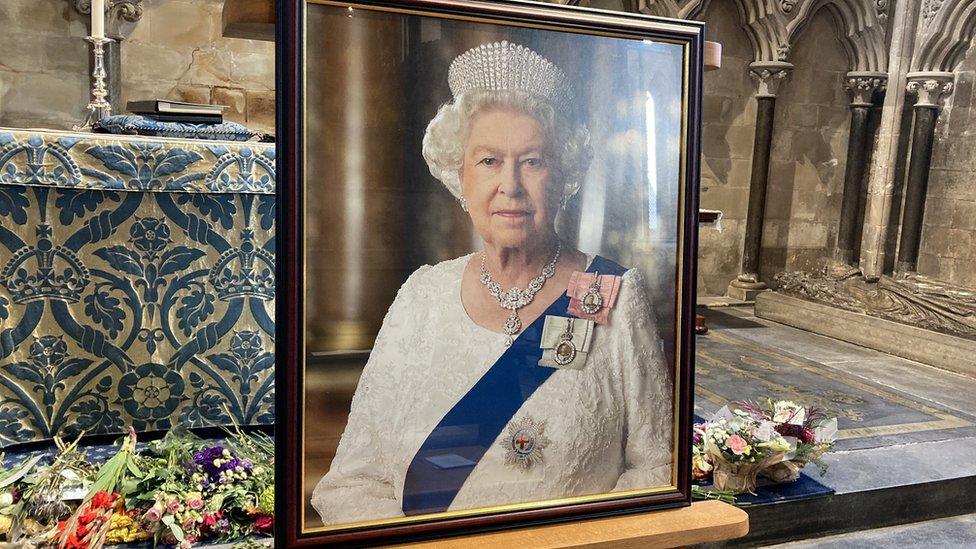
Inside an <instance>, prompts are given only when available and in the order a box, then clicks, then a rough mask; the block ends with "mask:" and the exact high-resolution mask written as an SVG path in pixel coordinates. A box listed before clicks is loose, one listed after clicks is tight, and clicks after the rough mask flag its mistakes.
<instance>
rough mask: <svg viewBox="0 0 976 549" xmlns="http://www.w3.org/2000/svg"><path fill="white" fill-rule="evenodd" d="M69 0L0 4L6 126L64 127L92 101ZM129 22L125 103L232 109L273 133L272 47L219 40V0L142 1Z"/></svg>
mask: <svg viewBox="0 0 976 549" xmlns="http://www.w3.org/2000/svg"><path fill="white" fill-rule="evenodd" d="M71 4H73V2H70V1H69V0H2V1H0V22H2V23H3V25H4V32H3V33H0V126H8V127H43V128H53V129H68V128H70V127H71V126H72V125H73V124H76V123H78V122H79V121H80V120H81V119H82V117H83V116H84V108H85V105H86V104H87V103H88V99H89V96H88V93H89V92H88V90H89V88H88V71H89V68H88V43H87V42H85V41H84V40H83V39H82V37H84V36H85V35H87V34H88V30H87V21H86V18H85V17H84V16H82V15H80V14H78V13H77V12H76V11H74V8H73V7H72V6H71ZM143 6H144V10H145V11H144V15H143V17H142V20H141V21H139V22H138V23H136V24H135V25H133V24H127V25H126V27H124V29H123V30H124V33H125V34H126V35H127V39H126V41H125V42H124V43H123V47H122V73H123V74H122V104H123V105H124V104H125V102H126V101H128V100H130V99H153V98H166V99H176V100H186V101H193V102H199V103H219V104H222V105H226V106H228V107H229V108H228V110H227V111H226V112H225V116H226V118H227V119H228V120H233V121H235V122H240V123H243V124H246V125H247V126H248V127H250V128H252V129H254V130H257V131H263V132H273V131H274V44H272V43H271V42H262V41H255V40H242V39H236V38H223V37H222V36H221V25H220V17H221V8H222V7H223V0H145V1H144V2H143Z"/></svg>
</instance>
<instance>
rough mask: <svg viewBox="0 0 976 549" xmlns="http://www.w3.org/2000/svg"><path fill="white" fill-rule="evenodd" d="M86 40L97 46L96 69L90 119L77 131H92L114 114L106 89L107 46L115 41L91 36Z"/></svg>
mask: <svg viewBox="0 0 976 549" xmlns="http://www.w3.org/2000/svg"><path fill="white" fill-rule="evenodd" d="M85 40H87V41H89V42H91V43H92V45H94V46H95V48H94V53H95V69H94V70H93V71H92V91H91V94H92V99H91V101H90V102H89V103H88V117H87V118H86V119H85V123H84V124H83V125H80V126H75V127H74V129H75V130H76V131H77V130H87V129H91V128H92V126H94V124H95V122H97V121H99V120H101V119H102V118H105V117H107V116H110V115H111V114H112V105H111V104H110V103H109V102H108V101H107V100H106V99H105V98H106V97H108V89H107V88H106V87H105V77H107V76H108V73H107V72H105V44H108V43H109V42H114V40H112V39H111V38H104V37H102V38H95V37H94V36H89V37H87V38H85Z"/></svg>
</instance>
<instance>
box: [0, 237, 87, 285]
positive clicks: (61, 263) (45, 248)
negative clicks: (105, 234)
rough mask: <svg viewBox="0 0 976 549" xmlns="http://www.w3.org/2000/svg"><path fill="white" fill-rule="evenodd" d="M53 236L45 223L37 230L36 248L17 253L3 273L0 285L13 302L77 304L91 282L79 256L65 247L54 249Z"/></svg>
mask: <svg viewBox="0 0 976 549" xmlns="http://www.w3.org/2000/svg"><path fill="white" fill-rule="evenodd" d="M51 235H52V231H51V226H50V225H48V224H47V223H42V224H41V225H40V226H39V227H38V228H37V237H38V239H37V245H36V246H24V247H23V248H21V249H19V250H17V251H16V252H15V253H14V256H13V257H12V258H11V259H10V261H8V262H7V264H6V265H5V266H4V268H3V270H2V271H0V284H3V285H4V286H5V287H6V288H7V291H9V292H10V295H11V296H12V297H13V300H14V303H18V304H24V303H30V302H32V301H38V300H42V299H56V300H59V301H65V302H67V303H77V302H78V301H79V300H80V299H81V293H82V292H83V291H84V290H85V287H86V286H88V283H89V282H90V281H91V277H90V276H89V275H88V268H87V267H85V265H84V264H83V263H82V262H81V260H80V259H79V258H78V256H77V255H75V253H74V252H73V251H71V250H69V249H68V248H65V247H64V246H55V245H54V241H53V240H52V238H51Z"/></svg>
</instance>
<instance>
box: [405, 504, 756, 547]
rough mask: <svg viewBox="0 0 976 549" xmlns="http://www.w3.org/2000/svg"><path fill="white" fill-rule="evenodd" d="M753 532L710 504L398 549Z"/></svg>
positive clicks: (710, 537) (728, 510) (739, 517)
mask: <svg viewBox="0 0 976 549" xmlns="http://www.w3.org/2000/svg"><path fill="white" fill-rule="evenodd" d="M747 533H749V515H747V514H746V512H745V511H743V510H742V509H739V508H737V507H733V506H732V505H729V504H727V503H722V502H720V501H711V500H710V501H698V502H695V503H693V504H692V505H691V507H683V508H681V509H669V510H666V511H654V512H651V513H641V514H637V515H625V516H620V517H612V518H602V519H592V520H584V521H579V522H568V523H565V524H553V525H549V526H536V527H532V528H520V529H518V530H508V531H505V532H492V533H488V534H478V535H472V536H463V537H457V538H449V539H444V540H438V541H425V542H422V543H411V544H407V545H398V546H397V547H421V546H423V547H432V548H435V549H462V548H464V549H497V548H502V547H532V548H533V549H557V548H570V547H572V548H577V549H579V548H586V549H596V548H603V547H607V548H609V547H612V548H614V549H630V548H633V549H651V548H657V547H681V546H684V545H692V544H695V543H706V542H711V541H722V540H727V539H734V538H739V537H742V536H744V535H746V534H747Z"/></svg>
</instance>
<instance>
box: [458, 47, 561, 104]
mask: <svg viewBox="0 0 976 549" xmlns="http://www.w3.org/2000/svg"><path fill="white" fill-rule="evenodd" d="M447 83H448V84H449V85H450V87H451V93H452V94H453V95H454V99H455V100H457V98H458V97H460V96H461V95H462V94H464V93H465V92H468V91H471V90H488V91H505V90H518V91H524V92H528V93H532V94H535V95H538V96H541V97H543V98H545V99H547V100H549V102H550V103H552V105H553V106H554V107H555V108H556V109H557V110H559V111H562V112H567V111H568V110H569V109H570V108H571V105H572V104H573V97H574V94H573V89H572V86H571V85H570V83H569V79H568V78H567V77H566V74H565V73H564V72H563V71H562V70H561V69H560V68H559V67H557V66H556V65H554V64H552V62H550V61H549V60H548V59H546V58H545V57H542V56H541V55H539V54H538V53H536V52H534V51H532V50H530V49H529V48H527V47H525V46H520V45H518V44H512V43H510V42H508V41H502V42H493V43H491V44H482V45H480V46H478V47H476V48H472V49H470V50H468V51H466V52H464V53H462V54H461V55H459V56H458V57H457V58H456V59H455V60H454V62H453V63H451V67H450V69H448V72H447Z"/></svg>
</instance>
